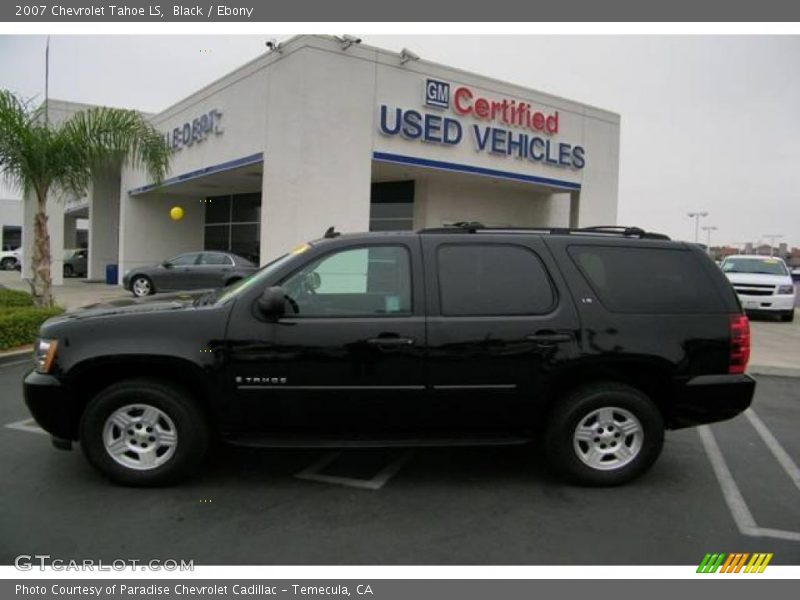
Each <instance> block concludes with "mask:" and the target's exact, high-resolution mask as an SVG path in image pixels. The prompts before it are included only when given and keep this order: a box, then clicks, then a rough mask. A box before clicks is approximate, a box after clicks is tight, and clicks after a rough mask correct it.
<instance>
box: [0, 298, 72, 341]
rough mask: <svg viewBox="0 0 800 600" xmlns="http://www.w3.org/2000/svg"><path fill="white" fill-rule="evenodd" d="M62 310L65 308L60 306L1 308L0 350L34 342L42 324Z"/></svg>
mask: <svg viewBox="0 0 800 600" xmlns="http://www.w3.org/2000/svg"><path fill="white" fill-rule="evenodd" d="M62 312H64V309H63V308H60V307H58V306H54V307H53V308H34V307H32V306H23V307H12V308H0V350H7V349H9V348H16V347H17V346H25V345H27V344H32V343H33V341H34V340H35V339H36V336H37V335H38V334H39V327H40V326H41V324H42V323H44V322H45V321H46V320H47V319H49V318H50V317H54V316H55V315H58V314H61V313H62Z"/></svg>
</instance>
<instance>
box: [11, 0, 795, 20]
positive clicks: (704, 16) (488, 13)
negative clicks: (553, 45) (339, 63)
mask: <svg viewBox="0 0 800 600" xmlns="http://www.w3.org/2000/svg"><path fill="white" fill-rule="evenodd" d="M0 21H3V22H22V21H26V22H37V21H38V22H45V23H49V22H65V23H66V22H74V23H78V22H114V21H118V22H137V21H138V22H198V21H206V22H276V21H297V22H302V21H307V22H310V21H316V22H320V21H337V22H369V21H375V22H396V21H414V22H506V21H513V22H558V21H563V22H618V21H619V22H634V21H652V22H660V21H664V22H717V21H722V22H747V21H756V22H770V21H775V22H780V21H795V22H796V21H800V2H789V1H787V0H759V1H758V2H753V1H752V0H670V1H669V2H644V1H642V0H570V1H569V2H559V1H558V0H547V1H543V0H528V1H527V2H520V0H492V1H491V2H485V1H480V2H476V1H474V0H448V1H445V0H438V1H434V2H431V0H403V1H402V2H376V1H375V0H293V1H291V2H286V1H283V0H227V1H224V2H222V3H216V2H215V1H209V0H199V1H198V2H189V1H177V2H176V1H163V0H161V1H160V0H110V1H107V0H55V1H49V0H44V1H37V0H10V1H9V2H3V3H2V5H0Z"/></svg>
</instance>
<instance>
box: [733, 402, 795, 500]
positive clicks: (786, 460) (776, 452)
mask: <svg viewBox="0 0 800 600" xmlns="http://www.w3.org/2000/svg"><path fill="white" fill-rule="evenodd" d="M744 416H745V417H747V420H748V421H750V424H751V425H752V426H753V427H754V428H755V430H756V432H758V435H760V436H761V439H762V440H764V443H765V444H766V445H767V448H769V451H770V452H772V456H774V457H775V460H777V461H778V463H779V464H780V465H781V467H783V470H784V471H786V474H787V475H788V476H789V479H791V480H792V481H793V482H794V485H795V487H796V488H797V489H798V490H800V469H798V468H797V465H796V464H795V463H794V461H793V460H792V457H791V456H789V454H788V453H787V452H786V450H784V449H783V446H781V445H780V443H779V442H778V440H777V439H775V436H774V435H772V432H771V431H770V430H769V429H768V428H767V426H766V425H765V424H764V421H762V420H761V419H760V418H759V417H758V415H757V414H756V413H755V411H754V410H753V409H748V410H746V411H745V413H744Z"/></svg>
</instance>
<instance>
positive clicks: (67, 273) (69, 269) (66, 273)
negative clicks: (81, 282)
mask: <svg viewBox="0 0 800 600" xmlns="http://www.w3.org/2000/svg"><path fill="white" fill-rule="evenodd" d="M72 275H73V271H72V265H64V277H72Z"/></svg>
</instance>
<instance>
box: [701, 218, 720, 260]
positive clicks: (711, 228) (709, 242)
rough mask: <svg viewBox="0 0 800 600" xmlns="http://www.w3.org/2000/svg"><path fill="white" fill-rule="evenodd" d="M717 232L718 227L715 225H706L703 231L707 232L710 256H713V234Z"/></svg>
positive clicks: (707, 245)
mask: <svg viewBox="0 0 800 600" xmlns="http://www.w3.org/2000/svg"><path fill="white" fill-rule="evenodd" d="M716 230H717V227H716V226H714V225H706V226H704V227H703V231H705V232H706V247H707V250H708V253H709V254H711V232H712V231H716Z"/></svg>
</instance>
